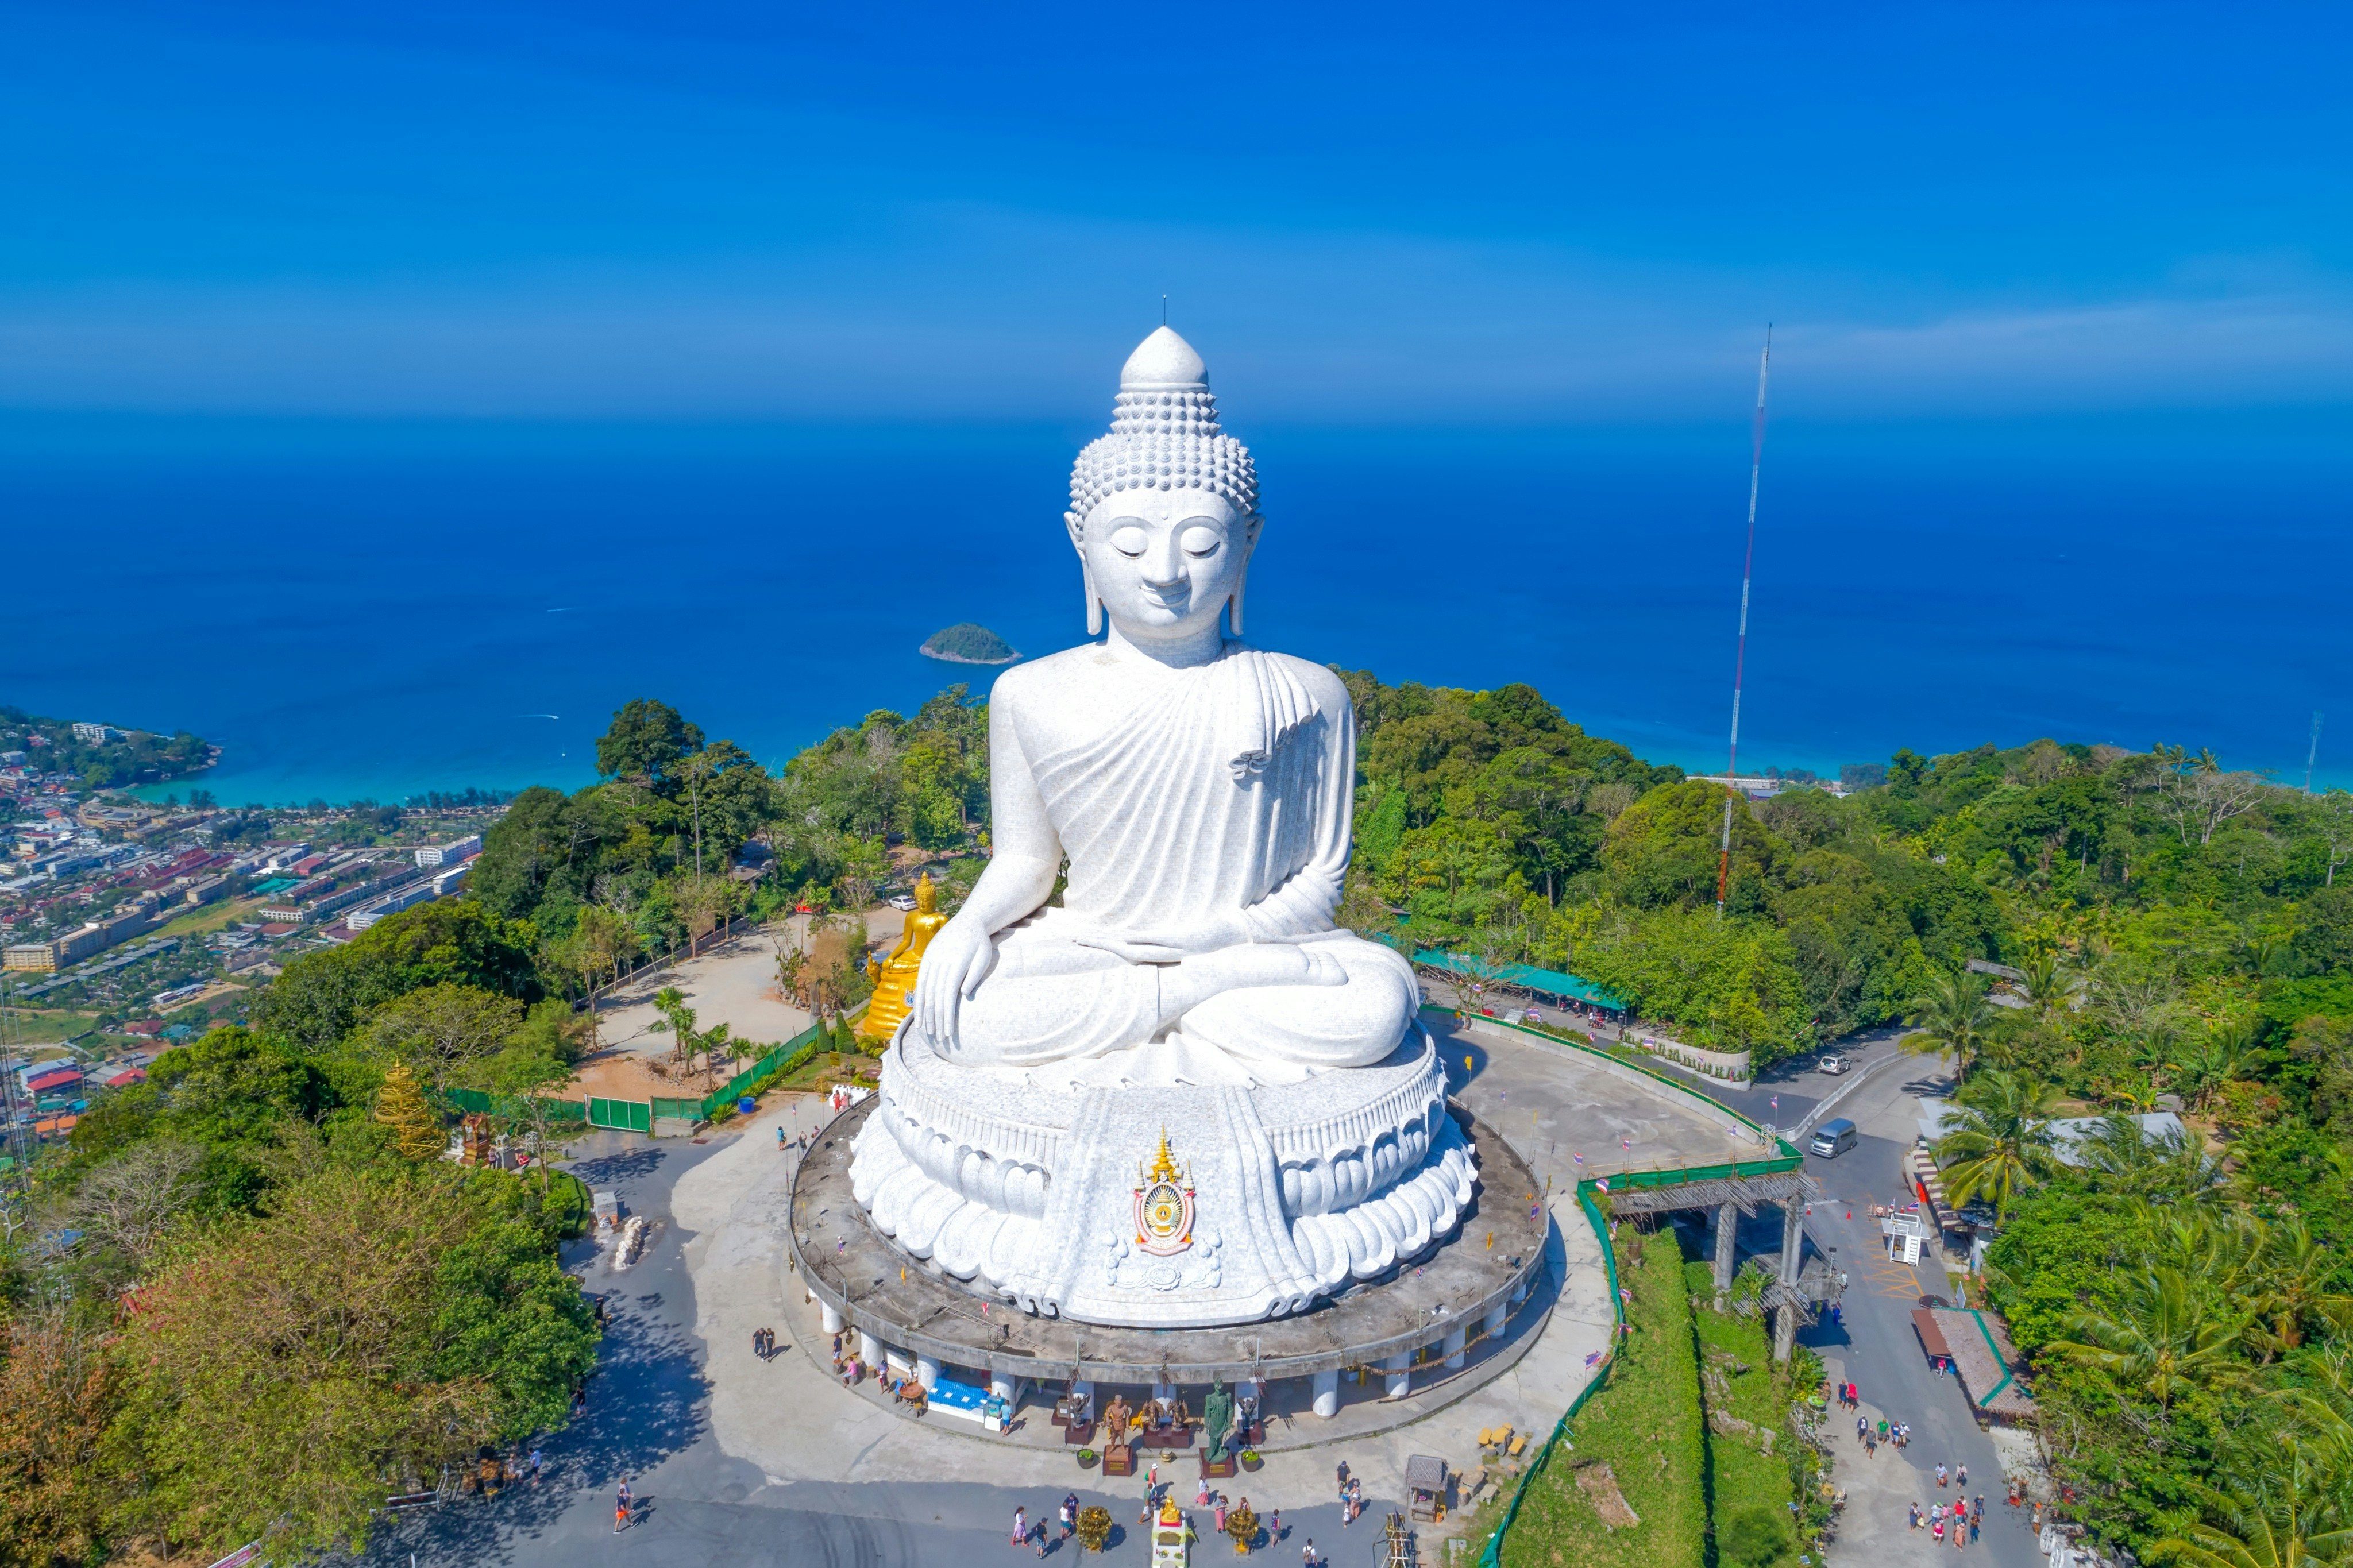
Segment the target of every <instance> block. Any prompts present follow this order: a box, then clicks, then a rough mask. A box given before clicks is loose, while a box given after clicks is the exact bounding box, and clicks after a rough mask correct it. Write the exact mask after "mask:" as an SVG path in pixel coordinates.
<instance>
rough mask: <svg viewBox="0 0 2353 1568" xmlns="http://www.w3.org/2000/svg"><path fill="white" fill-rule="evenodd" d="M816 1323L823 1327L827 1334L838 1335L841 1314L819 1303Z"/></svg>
mask: <svg viewBox="0 0 2353 1568" xmlns="http://www.w3.org/2000/svg"><path fill="white" fill-rule="evenodd" d="M817 1321H818V1323H819V1324H821V1325H822V1326H823V1327H824V1329H825V1331H826V1332H827V1333H828V1334H838V1333H839V1332H841V1314H840V1313H839V1312H838V1311H836V1310H834V1309H832V1308H831V1307H828V1306H826V1305H824V1304H822V1303H819V1305H818V1310H817Z"/></svg>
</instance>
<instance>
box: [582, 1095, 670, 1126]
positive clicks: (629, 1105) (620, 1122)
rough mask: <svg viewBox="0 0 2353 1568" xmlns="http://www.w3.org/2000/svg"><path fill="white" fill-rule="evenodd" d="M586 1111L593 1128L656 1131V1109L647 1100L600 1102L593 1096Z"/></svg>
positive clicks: (589, 1123)
mask: <svg viewBox="0 0 2353 1568" xmlns="http://www.w3.org/2000/svg"><path fill="white" fill-rule="evenodd" d="M586 1109H587V1112H588V1125H589V1126H591V1127H607V1128H610V1129H612V1130H613V1131H616V1132H651V1131H653V1130H654V1108H653V1106H652V1104H651V1103H650V1102H649V1101H647V1100H599V1099H597V1098H596V1096H594V1095H591V1096H590V1097H589V1100H588V1104H587V1107H586Z"/></svg>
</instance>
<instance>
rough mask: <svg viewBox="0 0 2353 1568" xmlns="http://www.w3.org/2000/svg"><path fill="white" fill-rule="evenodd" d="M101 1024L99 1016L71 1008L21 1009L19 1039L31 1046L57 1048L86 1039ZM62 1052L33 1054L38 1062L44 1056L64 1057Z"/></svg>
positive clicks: (17, 1021)
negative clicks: (73, 1040) (80, 1038)
mask: <svg viewBox="0 0 2353 1568" xmlns="http://www.w3.org/2000/svg"><path fill="white" fill-rule="evenodd" d="M97 1022H98V1015H97V1014H95V1013H83V1012H79V1011H76V1010H75V1009H73V1008H71V1007H21V1008H18V1009H17V1011H16V1037H17V1038H19V1039H21V1040H23V1041H25V1043H26V1044H27V1045H53V1044H55V1043H56V1042H58V1041H59V1040H70V1039H72V1038H74V1037H76V1036H78V1035H85V1034H88V1033H89V1032H90V1029H91V1027H92V1026H95V1025H96V1024H97ZM64 1054H65V1053H63V1052H62V1051H51V1052H47V1053H43V1052H38V1051H36V1052H34V1053H33V1056H34V1058H35V1059H39V1058H41V1057H42V1056H44V1055H49V1056H62V1055H64Z"/></svg>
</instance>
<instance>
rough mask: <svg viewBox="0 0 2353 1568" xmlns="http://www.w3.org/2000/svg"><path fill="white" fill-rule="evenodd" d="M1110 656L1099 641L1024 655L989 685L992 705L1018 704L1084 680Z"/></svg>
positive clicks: (1015, 705) (1015, 706)
mask: <svg viewBox="0 0 2353 1568" xmlns="http://www.w3.org/2000/svg"><path fill="white" fill-rule="evenodd" d="M1108 658H1109V656H1108V655H1107V654H1105V652H1104V651H1103V645H1102V644H1101V643H1081V644H1080V645H1079V646H1078V647H1066V648H1064V649H1063V650H1062V651H1061V652H1060V653H1050V654H1048V655H1046V656H1045V657H1044V658H1028V659H1023V660H1022V661H1021V662H1020V663H1019V664H1017V665H1014V666H1012V667H1010V668H1008V669H1007V670H1006V671H1005V673H1004V674H1002V675H1000V676H998V677H997V679H996V680H995V681H994V682H993V683H991V685H990V686H989V689H988V700H989V704H990V706H992V707H995V706H997V705H1000V704H1001V705H1003V706H1006V707H1009V708H1018V707H1019V706H1020V705H1021V704H1022V703H1023V702H1025V701H1029V700H1034V699H1036V698H1039V697H1042V696H1046V695H1048V694H1050V693H1054V692H1057V691H1060V690H1063V689H1067V688H1069V687H1071V686H1072V685H1075V684H1078V683H1080V682H1083V681H1085V680H1086V679H1087V678H1088V676H1089V675H1090V674H1091V673H1096V672H1099V671H1100V669H1101V668H1103V667H1104V666H1105V663H1106V660H1107V659H1108Z"/></svg>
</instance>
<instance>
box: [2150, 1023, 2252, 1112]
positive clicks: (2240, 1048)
mask: <svg viewBox="0 0 2353 1568" xmlns="http://www.w3.org/2000/svg"><path fill="white" fill-rule="evenodd" d="M2256 1054H2257V1053H2256V1050H2255V1026H2254V1020H2253V1019H2252V1018H2234V1019H2231V1020H2228V1021H2226V1022H2224V1023H2221V1024H2217V1025H2216V1026H2213V1027H2212V1028H2211V1029H2209V1030H2208V1031H2207V1032H2206V1033H2205V1034H2204V1035H2203V1036H2202V1037H2200V1038H2199V1039H2197V1040H2195V1041H2189V1042H2184V1044H2183V1045H2182V1046H2181V1047H2179V1048H2178V1049H2177V1050H2176V1051H2175V1052H2174V1053H2173V1060H2172V1061H2170V1062H2168V1064H2167V1066H2168V1068H2171V1070H2172V1071H2173V1072H2174V1074H2175V1075H2176V1077H2175V1079H2174V1082H2175V1083H2176V1084H2177V1085H2178V1086H2179V1088H2180V1089H2181V1090H2182V1096H2183V1099H2184V1100H2187V1101H2188V1103H2189V1109H2190V1110H2201V1109H2203V1108H2204V1106H2205V1104H2206V1102H2207V1101H2208V1100H2211V1099H2212V1098H2213V1096H2214V1091H2215V1090H2216V1089H2221V1087H2222V1086H2223V1085H2224V1084H2226V1083H2228V1082H2230V1081H2231V1080H2232V1079H2234V1078H2238V1077H2240V1076H2242V1074H2243V1073H2244V1072H2245V1070H2246V1069H2247V1068H2250V1067H2252V1066H2253V1065H2254V1060H2255V1057H2256Z"/></svg>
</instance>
